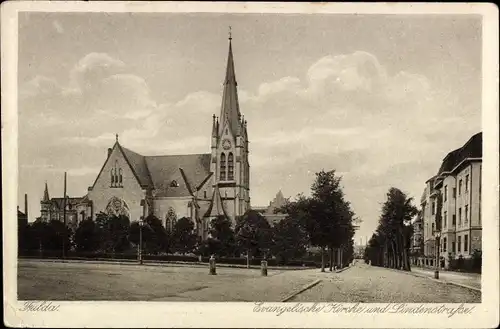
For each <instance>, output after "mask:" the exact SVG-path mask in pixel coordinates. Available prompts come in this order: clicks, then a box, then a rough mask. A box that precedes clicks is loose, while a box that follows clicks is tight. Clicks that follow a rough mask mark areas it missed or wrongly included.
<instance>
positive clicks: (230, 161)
mask: <svg viewBox="0 0 500 329" xmlns="http://www.w3.org/2000/svg"><path fill="white" fill-rule="evenodd" d="M233 161H234V160H233V153H229V155H228V157H227V176H228V178H227V179H228V180H233V179H234V162H233Z"/></svg>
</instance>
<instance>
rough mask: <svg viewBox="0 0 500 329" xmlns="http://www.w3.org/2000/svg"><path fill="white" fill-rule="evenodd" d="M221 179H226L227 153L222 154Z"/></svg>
mask: <svg viewBox="0 0 500 329" xmlns="http://www.w3.org/2000/svg"><path fill="white" fill-rule="evenodd" d="M220 180H226V155H225V154H224V153H221V155H220Z"/></svg>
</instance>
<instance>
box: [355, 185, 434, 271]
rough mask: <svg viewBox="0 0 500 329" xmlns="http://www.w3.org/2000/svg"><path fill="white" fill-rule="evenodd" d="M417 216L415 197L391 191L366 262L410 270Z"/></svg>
mask: <svg viewBox="0 0 500 329" xmlns="http://www.w3.org/2000/svg"><path fill="white" fill-rule="evenodd" d="M417 213H418V209H417V208H416V207H415V206H414V205H413V199H412V198H410V197H408V196H407V195H406V194H405V193H403V192H402V191H401V190H399V189H397V188H391V189H389V192H388V193H387V200H386V201H385V202H384V204H383V205H382V211H381V215H380V219H379V222H378V226H377V229H376V231H375V233H374V234H373V235H372V237H371V238H370V240H369V242H368V246H367V247H366V248H365V254H364V259H365V262H367V263H370V264H371V265H374V266H382V267H389V268H394V269H403V270H406V271H410V252H409V250H410V246H411V239H412V235H413V225H411V220H412V218H413V217H414V216H415V215H416V214H417ZM438 213H439V211H438ZM436 220H437V221H438V219H436Z"/></svg>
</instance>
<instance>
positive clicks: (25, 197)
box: [24, 193, 28, 218]
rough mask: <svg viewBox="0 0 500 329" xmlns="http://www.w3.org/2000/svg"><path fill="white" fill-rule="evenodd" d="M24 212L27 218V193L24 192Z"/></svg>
mask: <svg viewBox="0 0 500 329" xmlns="http://www.w3.org/2000/svg"><path fill="white" fill-rule="evenodd" d="M24 214H25V215H26V218H28V193H25V194H24Z"/></svg>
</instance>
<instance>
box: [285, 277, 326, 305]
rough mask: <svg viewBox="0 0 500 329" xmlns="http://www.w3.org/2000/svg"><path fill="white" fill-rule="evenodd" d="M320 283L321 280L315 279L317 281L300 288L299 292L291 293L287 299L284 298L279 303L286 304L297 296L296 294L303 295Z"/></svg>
mask: <svg viewBox="0 0 500 329" xmlns="http://www.w3.org/2000/svg"><path fill="white" fill-rule="evenodd" d="M320 282H321V279H317V280H314V281H313V282H311V283H308V284H306V285H305V286H303V287H302V288H300V289H299V290H297V291H295V292H294V293H292V294H291V295H289V296H288V297H286V298H284V299H282V300H281V303H284V302H288V301H289V300H290V299H292V298H293V297H295V296H297V295H298V294H301V293H303V292H304V291H306V290H307V289H311V288H312V287H314V286H315V285H317V284H318V283H320Z"/></svg>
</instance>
